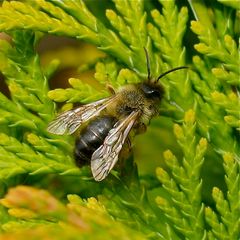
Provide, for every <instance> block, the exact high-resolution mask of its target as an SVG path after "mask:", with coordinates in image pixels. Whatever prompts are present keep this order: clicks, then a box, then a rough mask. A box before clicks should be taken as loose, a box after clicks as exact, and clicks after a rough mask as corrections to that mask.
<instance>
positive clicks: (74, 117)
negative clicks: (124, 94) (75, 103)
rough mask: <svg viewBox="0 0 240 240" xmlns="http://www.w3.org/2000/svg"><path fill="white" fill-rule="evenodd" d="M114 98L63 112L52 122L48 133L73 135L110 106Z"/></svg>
mask: <svg viewBox="0 0 240 240" xmlns="http://www.w3.org/2000/svg"><path fill="white" fill-rule="evenodd" d="M113 99H114V97H110V98H104V99H101V100H99V101H96V102H93V103H89V104H86V105H83V106H81V107H79V108H76V109H72V110H69V111H66V112H63V113H62V114H60V115H59V116H57V118H56V119H55V120H53V121H52V122H50V124H49V125H48V128H47V131H48V132H50V133H54V134H57V135H63V134H72V133H74V132H75V131H76V130H77V129H78V128H79V127H80V125H81V124H82V123H84V122H86V121H88V120H89V119H90V118H92V117H94V116H97V115H98V114H99V113H100V112H101V111H102V110H103V109H105V108H106V107H107V106H108V104H110V103H111V102H112V101H113Z"/></svg>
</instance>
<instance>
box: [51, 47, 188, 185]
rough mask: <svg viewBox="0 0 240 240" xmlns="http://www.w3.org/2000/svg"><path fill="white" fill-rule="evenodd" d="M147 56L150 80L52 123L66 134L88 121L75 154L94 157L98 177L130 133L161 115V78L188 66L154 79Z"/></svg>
mask: <svg viewBox="0 0 240 240" xmlns="http://www.w3.org/2000/svg"><path fill="white" fill-rule="evenodd" d="M146 57H147V69H148V79H147V81H144V82H142V83H138V84H129V85H126V86H123V87H122V88H120V89H119V90H118V91H117V92H116V94H114V95H113V96H111V97H109V98H105V99H101V100H99V101H96V102H93V103H89V104H87V105H83V106H81V107H79V108H76V109H73V110H70V111H67V112H64V113H62V114H60V115H59V116H58V117H57V118H56V119H55V120H54V121H52V122H51V123H50V124H49V126H48V131H49V132H51V133H54V134H59V135H63V134H72V133H74V132H75V131H76V130H77V129H78V128H80V127H81V125H82V124H83V123H87V126H86V127H85V128H84V129H82V130H81V133H80V137H79V138H78V139H77V141H76V148H75V156H76V160H77V162H79V160H80V161H89V160H90V162H91V170H92V174H93V177H94V179H95V180H96V181H101V180H103V179H104V178H105V177H106V176H107V175H108V174H109V172H110V171H111V169H112V168H113V167H114V165H115V164H116V162H117V161H118V158H119V154H120V152H121V150H122V148H123V146H124V145H126V144H127V143H126V142H127V139H128V136H129V133H130V132H133V133H135V134H138V133H141V132H143V131H144V130H145V129H146V126H147V125H148V124H149V122H150V120H151V119H152V118H153V117H154V116H156V115H158V113H159V112H158V106H159V104H160V102H161V99H162V97H163V94H164V89H163V87H162V85H160V84H159V83H158V80H159V79H160V78H161V77H163V76H165V75H166V74H168V73H170V72H172V71H175V70H178V69H182V68H186V67H178V68H174V69H171V70H169V71H167V72H165V73H163V74H162V75H160V76H159V77H158V78H157V79H156V80H152V79H151V78H150V68H149V60H148V55H147V52H146Z"/></svg>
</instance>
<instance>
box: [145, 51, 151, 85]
mask: <svg viewBox="0 0 240 240" xmlns="http://www.w3.org/2000/svg"><path fill="white" fill-rule="evenodd" d="M144 51H145V54H146V60H147V73H148V81H150V79H151V70H150V61H149V56H148V51H147V49H146V48H145V47H144Z"/></svg>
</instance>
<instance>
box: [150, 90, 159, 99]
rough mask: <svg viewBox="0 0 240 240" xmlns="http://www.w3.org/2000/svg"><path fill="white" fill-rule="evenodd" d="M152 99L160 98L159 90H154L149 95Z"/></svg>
mask: <svg viewBox="0 0 240 240" xmlns="http://www.w3.org/2000/svg"><path fill="white" fill-rule="evenodd" d="M147 95H148V96H149V97H150V98H160V92H159V91H157V90H152V91H151V92H148V94H147Z"/></svg>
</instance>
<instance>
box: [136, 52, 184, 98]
mask: <svg viewBox="0 0 240 240" xmlns="http://www.w3.org/2000/svg"><path fill="white" fill-rule="evenodd" d="M144 51H145V54H146V60H147V72H148V78H147V81H146V82H144V83H142V84H141V85H140V88H141V90H142V91H143V93H144V95H145V96H146V98H148V99H152V100H161V99H162V97H163V95H164V88H163V86H162V85H161V84H160V83H158V82H159V80H160V78H162V77H164V76H165V75H167V74H169V73H171V72H174V71H176V70H179V69H183V68H188V67H186V66H181V67H176V68H172V69H170V70H168V71H166V72H164V73H162V74H161V75H160V76H159V77H158V78H157V79H156V80H152V78H151V72H150V61H149V56H148V51H147V49H146V48H144Z"/></svg>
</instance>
